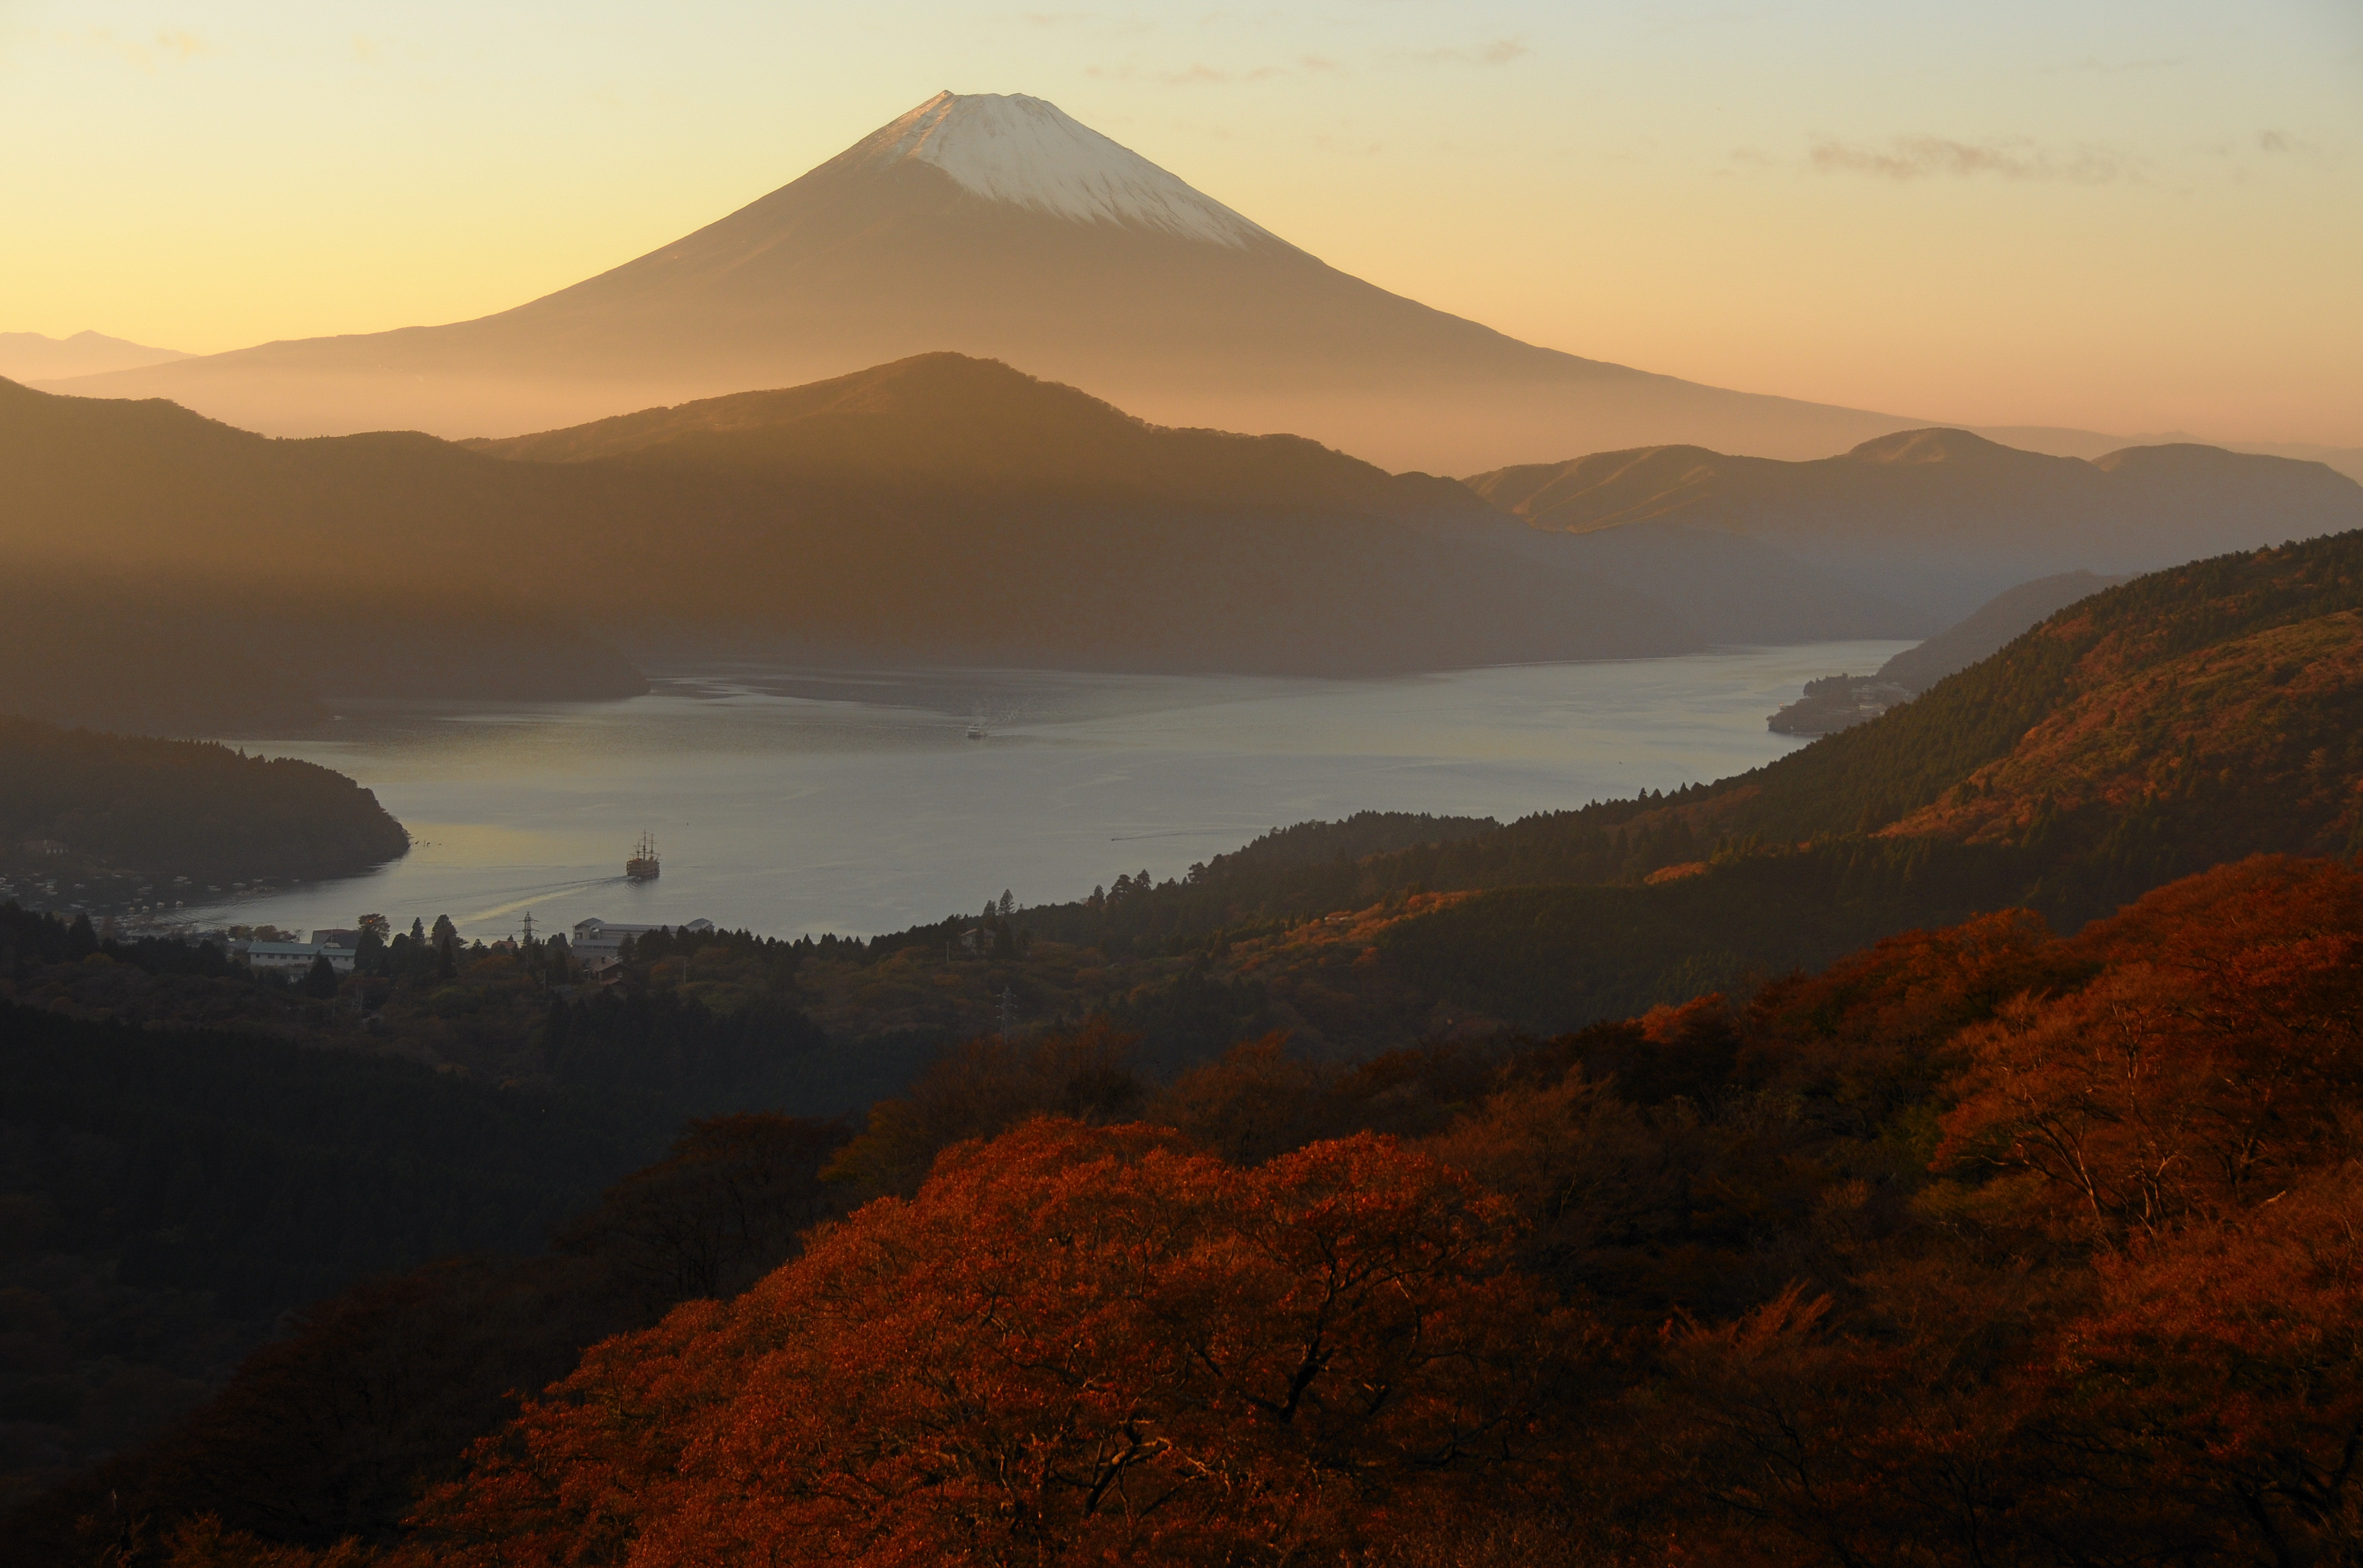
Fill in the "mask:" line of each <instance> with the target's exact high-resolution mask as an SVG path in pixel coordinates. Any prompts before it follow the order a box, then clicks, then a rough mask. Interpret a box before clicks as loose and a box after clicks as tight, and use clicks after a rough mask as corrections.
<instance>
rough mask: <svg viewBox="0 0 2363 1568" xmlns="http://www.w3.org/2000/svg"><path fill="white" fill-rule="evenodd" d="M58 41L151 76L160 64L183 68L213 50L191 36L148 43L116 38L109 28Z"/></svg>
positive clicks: (164, 35) (65, 35)
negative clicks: (110, 57)
mask: <svg viewBox="0 0 2363 1568" xmlns="http://www.w3.org/2000/svg"><path fill="white" fill-rule="evenodd" d="M57 41H58V42H60V43H62V44H72V45H79V46H80V47H82V48H83V49H92V50H98V51H99V52H101V53H102V54H111V55H113V56H115V57H116V59H117V60H120V61H125V62H127V63H128V64H130V65H133V66H136V67H138V68H139V70H141V71H144V72H149V73H150V75H153V74H154V73H155V71H156V67H157V65H158V64H159V62H161V63H165V64H171V65H185V64H186V63H188V62H189V61H192V60H194V59H196V58H197V57H198V56H199V55H203V54H211V53H213V51H214V50H213V46H212V45H211V44H209V43H207V42H205V39H201V38H199V37H197V35H196V34H194V33H182V32H171V33H157V34H155V35H154V36H153V37H151V38H148V39H127V38H118V37H117V36H116V33H115V32H114V30H113V29H112V28H91V29H89V30H88V31H87V32H83V33H60V34H58V35H57Z"/></svg>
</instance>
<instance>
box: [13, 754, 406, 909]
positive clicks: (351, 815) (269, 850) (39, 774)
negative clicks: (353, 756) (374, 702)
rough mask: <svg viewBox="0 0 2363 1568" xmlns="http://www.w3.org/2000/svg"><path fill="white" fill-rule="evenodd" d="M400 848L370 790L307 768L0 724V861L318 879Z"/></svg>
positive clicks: (402, 836) (395, 826) (399, 831)
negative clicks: (31, 846)
mask: <svg viewBox="0 0 2363 1568" xmlns="http://www.w3.org/2000/svg"><path fill="white" fill-rule="evenodd" d="M27 841H34V842H38V843H39V844H41V845H45V846H46V848H44V849H43V850H41V851H39V852H33V851H28V850H26V849H25V848H24V847H23V846H24V845H25V843H26V842H27ZM409 848H410V835H409V834H407V833H406V832H405V831H404V829H403V826H402V824H401V823H398V822H395V821H394V818H393V817H391V816H389V815H388V814H387V813H386V812H385V809H384V808H383V807H382V806H380V805H379V804H378V803H377V797H376V796H375V795H373V794H372V793H371V792H370V791H369V790H364V789H362V788H361V786H360V785H358V784H356V783H354V782H353V781H352V780H351V779H349V778H346V777H345V776H344V775H343V774H341V773H334V772H331V771H329V770H328V769H327V768H325V767H318V766H316V764H313V763H309V762H297V761H294V760H292V759H290V758H287V757H273V758H268V759H266V758H264V757H262V756H246V755H244V754H243V753H240V752H233V751H232V750H230V749H229V748H228V747H227V746H223V745H212V744H208V743H199V742H191V741H166V740H146V739H137V738H132V737H128V736H124V735H106V734H91V733H90V732H88V731H86V730H61V729H59V728H56V727H55V726H53V725H50V724H43V723H35V722H34V721H32V720H30V719H18V718H8V717H5V716H0V866H10V865H14V866H15V867H17V868H18V869H20V870H31V871H35V872H41V871H48V872H50V873H51V874H55V872H57V871H61V870H68V869H71V870H73V871H77V872H79V871H83V870H87V869H94V868H100V867H113V868H116V869H121V870H128V871H135V872H141V873H145V874H148V875H150V876H154V877H158V878H162V877H165V876H171V875H180V874H187V875H189V876H192V877H195V878H199V879H203V878H208V877H226V876H233V875H235V876H239V877H253V876H268V877H329V876H349V875H351V874H352V873H355V872H358V871H363V870H366V869H368V868H369V867H372V866H376V865H379V864H381V863H382V862H384V861H387V860H392V859H394V858H396V857H398V856H402V855H404V854H405V853H407V852H408V850H409Z"/></svg>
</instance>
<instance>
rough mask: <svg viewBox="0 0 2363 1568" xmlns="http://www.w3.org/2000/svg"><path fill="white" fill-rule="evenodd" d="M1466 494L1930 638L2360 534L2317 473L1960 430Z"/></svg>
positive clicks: (1585, 471) (1675, 452) (1557, 528)
mask: <svg viewBox="0 0 2363 1568" xmlns="http://www.w3.org/2000/svg"><path fill="white" fill-rule="evenodd" d="M1468 483H1469V485H1470V488H1471V489H1472V490H1475V491H1477V492H1478V493H1479V494H1481V495H1482V496H1484V497H1485V498H1486V499H1488V500H1489V501H1492V502H1493V503H1494V504H1495V505H1496V506H1498V507H1501V508H1503V510H1504V511H1507V512H1510V513H1514V514H1515V515H1517V516H1519V517H1522V518H1524V519H1525V520H1526V521H1527V522H1528V523H1529V524H1531V525H1534V526H1535V527H1537V528H1538V529H1543V530H1547V531H1550V532H1557V533H1568V534H1575V535H1581V536H1593V535H1608V536H1612V537H1613V536H1614V534H1616V533H1624V534H1630V533H1631V532H1632V531H1633V530H1636V529H1642V530H1654V529H1665V528H1681V529H1684V530H1688V531H1690V532H1691V533H1693V534H1696V533H1712V534H1719V535H1725V536H1740V537H1743V538H1746V539H1748V540H1751V541H1754V542H1755V543H1757V544H1759V545H1765V546H1769V547H1773V548H1775V549H1777V550H1779V551H1780V552H1781V553H1782V554H1784V555H1786V556H1789V557H1791V558H1793V559H1795V560H1797V561H1799V562H1801V563H1802V564H1803V565H1805V566H1807V567H1810V568H1812V569H1815V570H1817V571H1820V572H1823V573H1825V574H1826V575H1828V576H1829V577H1831V578H1834V579H1836V580H1838V581H1840V582H1842V583H1845V584H1847V585H1849V586H1851V587H1853V588H1854V589H1856V590H1858V591H1862V592H1866V593H1871V594H1876V595H1880V596H1881V597H1884V598H1886V599H1889V600H1892V601H1894V602H1899V603H1901V604H1903V605H1904V606H1906V607H1907V608H1909V609H1912V610H1914V611H1916V612H1919V613H1923V614H1925V615H1929V616H1932V617H1935V618H1936V622H1937V624H1945V623H1947V622H1952V621H1957V620H1958V619H1960V618H1961V617H1962V616H1965V615H1967V614H1968V613H1969V612H1971V611H1972V610H1974V609H1976V608H1977V607H1978V606H1979V605H1980V603H1982V602H1985V601H1986V600H1988V599H1990V598H1991V597H1992V596H1993V595H1994V594H1996V593H1999V592H2001V591H2003V590H2004V589H2007V588H2010V587H2012V586H2014V585H2015V584H2018V583H2022V582H2025V581H2027V580H2030V579H2033V578H2036V577H2044V576H2050V575H2054V574H2057V573H2059V572H2062V571H2069V570H2082V569H2089V570H2097V571H2102V572H2117V573H2123V572H2131V571H2150V570H2156V569H2159V568H2162V567H2167V566H2171V565H2173V564H2175V563H2177V562H2180V561H2187V560H2191V559H2194V558H2201V557H2205V556H2211V555H2214V554H2216V553H2219V552H2221V551H2224V550H2229V549H2244V548H2253V547H2258V546H2262V545H2273V544H2280V543H2283V542H2286V541H2289V540H2292V539H2305V538H2311V537H2313V536H2317V535H2321V534H2326V533H2331V532H2335V531H2337V530H2340V529H2345V528H2353V527H2356V526H2357V525H2363V485H2358V484H2357V483H2356V482H2355V481H2354V480H2350V479H2347V478H2346V476H2344V475H2343V474H2339V473H2335V472H2334V471H2332V470H2331V469H2328V468H2325V467H2324V466H2323V465H2322V464H2319V463H2311V462H2295V461H2291V460H2290V459H2288V458H2269V457H2259V456H2254V455H2249V454H2240V453H2232V452H2226V451H2224V450H2222V449H2221V448H2219V447H2196V446H2171V447H2128V448H2126V449H2124V450H2122V451H2117V452H2112V453H2110V454H2108V455H2106V456H2104V457H2102V458H2097V459H2095V460H2092V461H2089V462H2088V461H2085V460H2083V459H2081V458H2054V457H2047V456H2043V455H2041V454H2038V453H2034V452H2024V451H2019V450H2017V449H2015V448H2014V447H2002V446H1998V445H1996V444H1995V443H1993V442H1991V441H1988V440H1985V439H1983V438H1982V437H1980V436H1973V435H1970V434H1969V433H1968V432H1966V431H1961V430H1914V431H1903V432H1899V433H1897V434H1895V435H1892V436H1881V437H1880V438H1879V439H1877V440H1874V441H1868V442H1865V443H1863V444H1862V445H1861V446H1858V447H1855V448H1854V449H1853V450H1852V451H1849V452H1847V453H1845V454H1843V455H1842V456H1839V457H1835V458H1821V459H1818V460H1815V461H1810V462H1781V461H1775V460H1771V459H1768V458H1748V457H1734V456H1729V455H1726V454H1724V453H1721V452H1714V451H1708V450H1705V449H1703V448H1702V447H1642V448H1636V449H1634V450H1631V451H1621V452H1596V453H1593V454H1592V455H1591V456H1589V457H1584V458H1574V459H1572V460H1570V461H1568V462H1562V463H1537V464H1528V465H1524V466H1521V467H1517V468H1509V469H1496V470H1494V471H1492V472H1490V473H1484V474H1480V475H1477V476H1476V477H1474V478H1472V479H1470V480H1469V481H1468ZM1612 531H1613V532H1612Z"/></svg>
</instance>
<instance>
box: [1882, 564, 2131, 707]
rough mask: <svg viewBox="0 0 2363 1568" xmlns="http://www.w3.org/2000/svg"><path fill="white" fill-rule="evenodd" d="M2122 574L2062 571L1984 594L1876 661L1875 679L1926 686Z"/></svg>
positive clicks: (1990, 652)
mask: <svg viewBox="0 0 2363 1568" xmlns="http://www.w3.org/2000/svg"><path fill="white" fill-rule="evenodd" d="M2126 580H2127V579H2125V578H2124V577H2102V576H2101V575H2100V574H2098V573H2096V572H2089V571H2067V572H2061V573H2059V574H2058V576H2056V577H2039V578H2036V580H2034V581H2033V582H2022V583H2020V584H2019V585H2018V586H2017V587H2016V588H2014V589H2010V590H2008V591H2005V592H2002V593H1998V594H1996V595H1995V596H1994V597H1993V598H1991V599H1990V600H1988V601H1987V602H1985V603H1984V604H1982V605H1980V606H1979V607H1978V610H1977V612H1976V613H1974V614H1972V615H1970V616H1969V619H1967V620H1965V621H1962V622H1960V623H1958V624H1955V625H1951V626H1947V628H1946V629H1945V630H1943V631H1941V632H1939V633H1937V634H1936V635H1935V636H1933V637H1930V638H1929V639H1928V640H1927V641H1926V642H1925V643H1922V644H1921V645H1920V646H1918V647H1916V648H1906V649H1904V650H1903V652H1902V653H1900V654H1897V655H1896V656H1895V657H1893V658H1891V659H1889V660H1888V661H1887V662H1886V663H1885V664H1882V665H1880V667H1879V669H1878V671H1877V672H1876V674H1875V676H1874V679H1880V680H1890V681H1893V682H1894V683H1895V684H1896V685H1898V686H1901V687H1903V688H1904V689H1905V690H1909V691H1925V690H1928V688H1930V687H1931V686H1934V685H1936V682H1938V681H1939V680H1942V679H1945V677H1947V676H1948V675H1957V674H1958V673H1959V672H1960V671H1962V670H1965V669H1967V668H1969V666H1971V665H1973V664H1976V663H1977V662H1978V661H1979V660H1980V659H1984V658H1989V657H1992V656H1993V655H1995V654H1998V653H2000V652H2001V651H2002V649H2003V648H2005V647H2008V646H2010V645H2011V643H2012V642H2013V641H2014V640H2015V639H2016V638H2017V637H2019V636H2020V635H2022V634H2024V633H2025V631H2026V630H2027V629H2028V628H2029V627H2032V626H2036V625H2039V624H2042V623H2043V622H2045V621H2048V620H2049V619H2051V617H2052V616H2054V615H2056V614H2058V613H2059V612H2060V611H2062V610H2065V609H2067V608H2068V606H2069V605H2070V604H2073V603H2075V602H2077V601H2078V600H2080V599H2089V598H2091V596H2092V595H2093V594H2095V593H2098V592H2100V591H2102V590H2103V589H2108V588H2114V587H2116V586H2117V585H2118V584H2119V583H2122V582H2124V581H2126Z"/></svg>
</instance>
